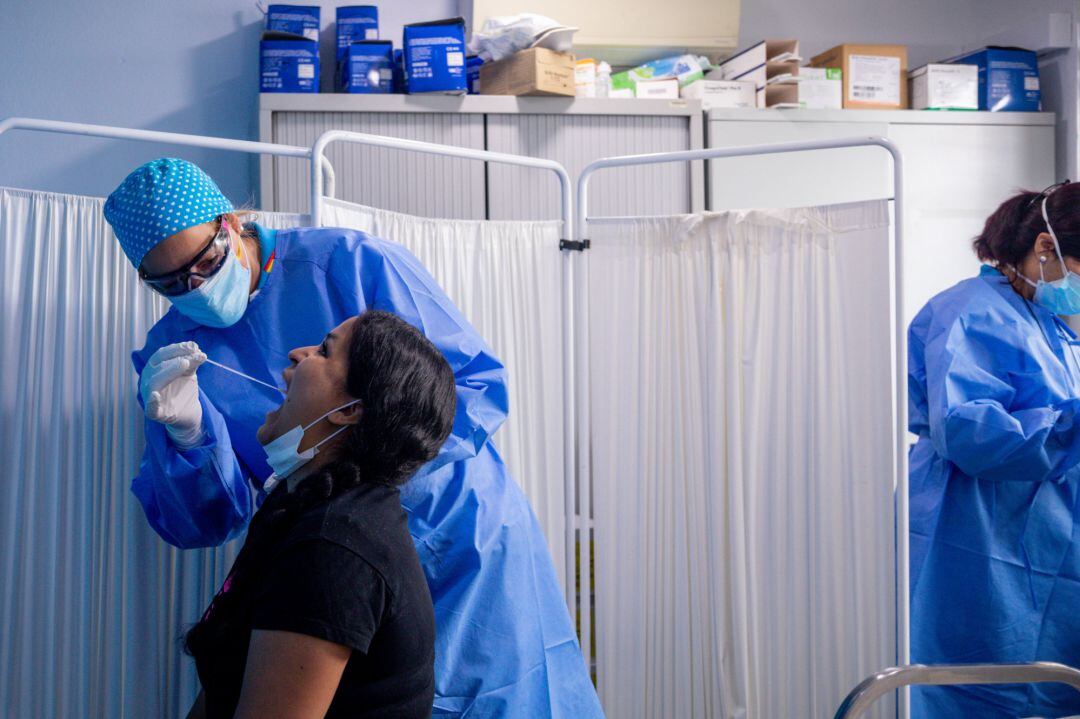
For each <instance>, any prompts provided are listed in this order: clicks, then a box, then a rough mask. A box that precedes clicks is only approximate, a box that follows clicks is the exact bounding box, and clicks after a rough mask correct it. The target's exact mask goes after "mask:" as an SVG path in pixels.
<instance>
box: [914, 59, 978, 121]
mask: <svg viewBox="0 0 1080 719" xmlns="http://www.w3.org/2000/svg"><path fill="white" fill-rule="evenodd" d="M909 79H910V82H911V109H913V110H978V109H979V67H978V66H977V65H948V64H930V65H923V66H922V67H920V68H918V69H917V70H912V71H911V75H910V76H909Z"/></svg>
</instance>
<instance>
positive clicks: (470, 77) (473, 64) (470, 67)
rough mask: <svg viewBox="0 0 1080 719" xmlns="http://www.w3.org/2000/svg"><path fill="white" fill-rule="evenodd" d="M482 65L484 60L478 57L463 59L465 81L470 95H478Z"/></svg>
mask: <svg viewBox="0 0 1080 719" xmlns="http://www.w3.org/2000/svg"><path fill="white" fill-rule="evenodd" d="M483 64H484V59H483V58H482V57H480V56H479V55H470V56H469V57H467V58H465V79H466V81H467V84H468V86H469V94H470V95H479V94H480V66H481V65H483Z"/></svg>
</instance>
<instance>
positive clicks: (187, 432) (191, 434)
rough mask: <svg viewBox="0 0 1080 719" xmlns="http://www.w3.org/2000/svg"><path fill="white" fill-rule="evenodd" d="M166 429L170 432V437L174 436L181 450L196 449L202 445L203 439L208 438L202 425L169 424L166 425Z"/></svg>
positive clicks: (173, 439) (174, 442)
mask: <svg viewBox="0 0 1080 719" xmlns="http://www.w3.org/2000/svg"><path fill="white" fill-rule="evenodd" d="M165 431H166V432H168V433H169V437H171V438H172V441H173V444H175V445H176V447H177V449H180V450H187V449H194V448H195V447H198V446H199V445H201V444H202V443H203V440H205V439H206V435H205V433H204V432H203V428H202V426H201V425H195V426H194V427H184V428H181V427H176V426H175V425H171V424H167V425H165Z"/></svg>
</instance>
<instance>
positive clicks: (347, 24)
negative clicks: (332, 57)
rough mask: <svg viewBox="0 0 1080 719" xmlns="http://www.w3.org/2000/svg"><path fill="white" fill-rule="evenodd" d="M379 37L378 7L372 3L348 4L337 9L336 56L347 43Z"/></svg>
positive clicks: (346, 46) (342, 53)
mask: <svg viewBox="0 0 1080 719" xmlns="http://www.w3.org/2000/svg"><path fill="white" fill-rule="evenodd" d="M378 39H379V8H377V7H375V6H374V5H350V6H348V7H339V8H338V9H337V57H339V58H340V57H341V56H342V55H344V54H345V50H347V49H348V47H349V45H352V44H353V43H354V42H359V41H360V40H378Z"/></svg>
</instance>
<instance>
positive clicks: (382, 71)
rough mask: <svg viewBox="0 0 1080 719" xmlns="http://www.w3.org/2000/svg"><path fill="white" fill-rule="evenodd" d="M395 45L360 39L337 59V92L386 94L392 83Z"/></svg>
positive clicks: (384, 41)
mask: <svg viewBox="0 0 1080 719" xmlns="http://www.w3.org/2000/svg"><path fill="white" fill-rule="evenodd" d="M393 69H394V44H393V43H392V42H390V41H389V40H360V41H359V42H354V43H353V44H352V45H349V47H348V48H347V49H346V50H345V54H344V55H342V57H341V59H340V60H339V61H338V88H337V89H338V92H350V93H388V92H390V91H391V88H392V85H393V79H394V78H393Z"/></svg>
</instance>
